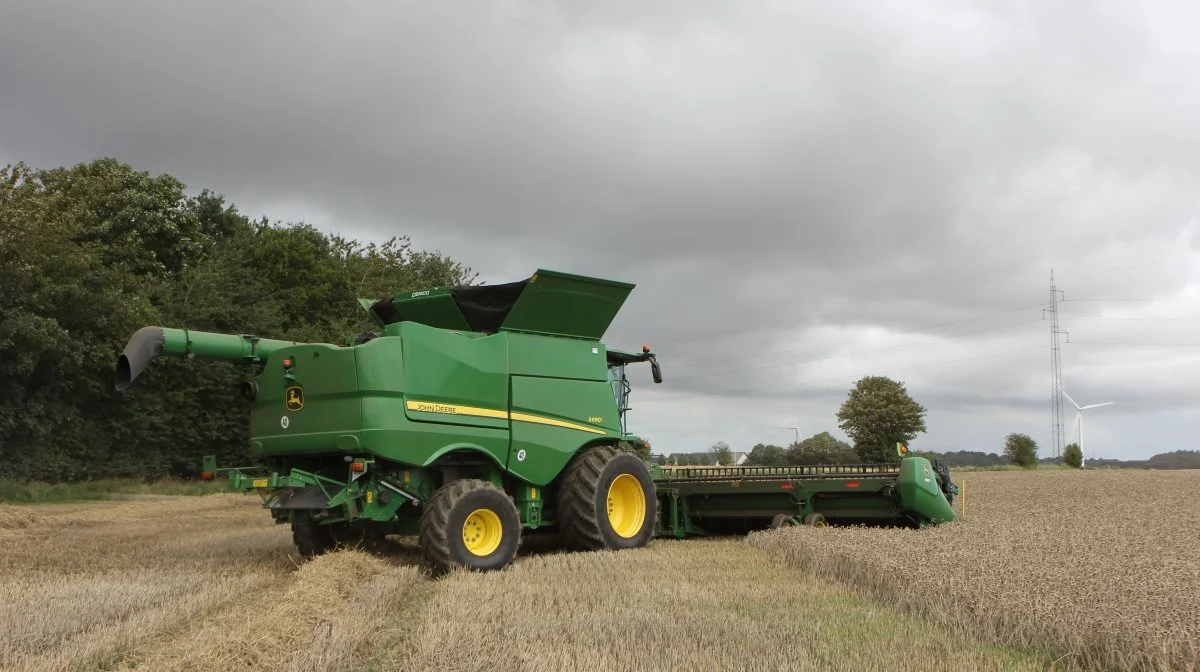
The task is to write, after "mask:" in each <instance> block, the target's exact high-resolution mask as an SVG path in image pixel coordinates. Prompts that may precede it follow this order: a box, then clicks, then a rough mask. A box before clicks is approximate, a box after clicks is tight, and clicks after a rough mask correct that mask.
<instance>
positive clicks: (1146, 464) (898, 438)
mask: <svg viewBox="0 0 1200 672" xmlns="http://www.w3.org/2000/svg"><path fill="white" fill-rule="evenodd" d="M925 413H926V409H925V407H924V406H922V405H921V404H920V403H918V402H917V401H916V400H915V399H913V398H912V396H911V395H910V394H909V393H908V390H907V389H906V387H905V385H904V383H902V382H900V381H896V380H893V379H891V378H888V377H886V376H865V377H863V378H860V379H859V380H858V381H857V382H855V384H854V386H853V387H852V388H851V389H850V392H849V393H848V395H847V397H846V399H845V401H844V402H843V403H842V405H841V407H840V408H839V409H838V412H837V415H836V418H837V420H838V427H839V428H840V429H842V430H843V431H844V432H845V433H846V435H847V436H848V437H849V438H850V439H851V441H852V443H847V442H845V441H842V440H840V439H838V438H836V437H834V436H833V435H832V434H830V433H829V432H827V431H823V432H819V433H817V434H814V435H812V436H810V437H808V438H806V439H803V440H801V441H796V442H793V443H792V444H790V445H788V446H786V447H784V446H778V445H774V444H765V443H758V444H756V445H755V446H754V447H753V448H751V449H750V450H749V451H748V453H747V459H746V461H745V463H744V464H745V465H747V466H768V467H779V466H793V465H808V464H812V465H820V464H856V463H857V464H879V463H896V462H899V461H900V454H899V452H898V451H897V444H900V445H904V446H906V447H907V445H908V443H909V442H910V441H912V440H913V439H914V438H916V437H917V436H918V435H919V434H921V433H924V432H925V431H927V428H926V424H925ZM1037 453H1038V445H1037V442H1036V441H1034V440H1033V438H1032V437H1030V436H1029V435H1028V434H1024V433H1021V432H1013V433H1011V434H1009V435H1007V436H1006V437H1004V442H1003V444H1002V447H1001V450H1000V451H999V452H998V453H997V452H986V453H985V452H983V451H977V450H958V451H948V452H935V451H923V450H910V451H909V453H908V454H910V455H914V456H922V457H926V458H928V459H930V460H937V461H939V462H941V463H943V464H945V465H946V466H948V467H993V466H1012V465H1017V466H1022V467H1026V468H1035V467H1037V466H1038V465H1039V464H1064V465H1066V466H1068V467H1073V468H1080V467H1081V466H1082V465H1083V462H1084V459H1083V453H1082V451H1081V450H1080V447H1079V445H1078V444H1075V443H1072V444H1069V445H1067V446H1065V447H1064V448H1063V452H1062V455H1061V456H1060V457H1044V458H1039V457H1038V455H1037ZM730 455H731V451H730V449H729V446H728V444H726V443H725V442H723V441H722V442H718V443H716V444H714V445H713V447H712V448H710V449H709V450H708V452H707V455H705V454H690V455H687V456H684V457H685V458H687V459H685V460H683V461H681V460H680V459H678V458H677V457H675V456H656V458H655V461H657V462H659V463H661V464H701V463H702V464H713V463H717V464H729V463H730V461H729V456H730ZM1087 464H1088V466H1094V467H1100V466H1103V467H1122V468H1149V469H1197V468H1200V451H1194V450H1176V451H1173V452H1169V453H1160V454H1158V455H1155V456H1153V457H1151V458H1150V459H1148V460H1113V459H1096V460H1091V459H1089V460H1087Z"/></svg>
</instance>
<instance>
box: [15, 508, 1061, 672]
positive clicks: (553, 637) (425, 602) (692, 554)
mask: <svg viewBox="0 0 1200 672" xmlns="http://www.w3.org/2000/svg"><path fill="white" fill-rule="evenodd" d="M17 508H19V511H7V513H11V514H12V517H13V519H20V520H23V521H24V520H27V519H28V520H32V521H35V524H32V525H25V524H23V523H22V524H21V525H20V526H16V525H14V526H10V527H0V548H2V549H3V551H0V669H3V670H5V671H8V670H12V671H13V672H28V671H33V670H39V671H40V670H55V671H58V670H62V671H64V672H66V671H68V670H128V669H137V670H153V671H154V672H172V671H173V670H189V671H196V672H203V671H208V670H212V671H216V670H305V671H306V672H322V671H324V672H350V671H358V672H362V671H366V670H371V669H376V670H403V671H409V670H438V671H448V672H449V671H455V670H480V671H486V672H503V671H505V670H534V669H536V670H592V669H596V670H600V669H604V670H609V669H638V670H683V669H723V670H843V669H887V670H921V671H926V670H1013V669H1021V670H1026V669H1027V670H1035V669H1038V667H1037V664H1036V660H1035V659H1033V658H1032V657H1030V656H1027V655H1024V654H1023V653H1021V652H1014V651H1006V650H1002V649H999V648H996V647H989V646H986V645H983V644H981V643H980V642H979V641H978V640H976V639H974V638H972V637H970V636H966V635H961V634H954V633H951V632H949V631H948V629H946V628H943V627H937V626H934V625H931V624H930V623H928V622H926V621H924V620H920V619H911V618H905V617H903V616H902V615H900V614H899V613H898V612H896V611H895V610H892V609H889V608H887V607H880V606H879V605H877V604H875V603H873V602H871V601H870V600H867V599H864V598H862V597H860V596H857V595H854V594H853V593H852V592H851V591H848V590H845V589H843V588H839V587H837V586H834V585H830V584H829V583H828V582H825V581H822V580H819V579H816V578H813V577H811V576H807V575H804V574H798V573H796V572H795V571H794V570H793V569H792V568H791V567H790V566H789V565H787V564H786V563H785V562H784V561H782V560H781V559H778V558H776V557H775V556H774V555H772V554H771V553H769V552H767V551H761V550H758V549H755V548H753V547H751V546H750V545H748V544H747V543H745V541H744V540H742V539H737V538H734V539H718V540H696V541H671V540H657V541H655V542H654V543H653V544H652V546H651V548H648V549H641V550H637V551H627V552H620V553H584V554H572V553H538V552H536V549H535V548H534V546H533V545H530V547H529V548H528V549H527V550H526V552H524V553H523V554H522V556H520V557H519V558H518V560H517V562H516V563H515V564H514V565H513V566H512V567H510V568H508V569H507V570H505V571H503V572H497V573H491V574H467V573H462V572H457V573H453V574H451V575H448V576H446V577H444V578H442V579H439V580H436V581H435V580H431V579H429V578H426V577H425V576H424V575H423V574H422V573H421V572H420V571H419V570H418V569H417V567H415V566H414V561H415V560H416V557H415V553H414V549H413V548H412V547H411V546H409V545H406V544H403V543H402V544H401V545H400V547H399V548H398V551H399V552H398V553H396V554H394V555H388V556H383V557H376V556H370V555H366V554H364V553H360V552H355V551H341V552H337V553H333V554H330V555H327V556H323V557H320V558H317V559H316V560H314V561H312V562H306V563H298V562H296V560H297V558H296V556H295V549H294V548H293V547H292V545H291V534H290V532H289V530H288V528H287V527H285V526H275V525H273V524H272V523H271V521H270V517H269V516H268V515H267V514H266V512H264V511H263V510H262V509H261V508H260V507H259V501H258V500H257V498H253V497H245V496H240V495H224V494H222V495H210V496H204V497H185V498H184V497H136V498H132V499H130V500H128V501H117V502H92V503H86V504H55V505H50V506H39V507H37V508H36V512H34V511H33V510H32V509H25V508H23V507H17ZM30 514H33V517H32V518H31V517H30Z"/></svg>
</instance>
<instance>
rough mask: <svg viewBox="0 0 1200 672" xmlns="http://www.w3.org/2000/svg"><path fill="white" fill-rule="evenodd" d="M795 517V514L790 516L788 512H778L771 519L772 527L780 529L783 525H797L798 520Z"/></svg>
mask: <svg viewBox="0 0 1200 672" xmlns="http://www.w3.org/2000/svg"><path fill="white" fill-rule="evenodd" d="M793 518H794V517H793V516H789V515H788V514H786V513H777V514H775V517H774V518H772V519H771V529H772V530H778V529H779V528H781V527H795V525H796V521H795V520H794V519H793Z"/></svg>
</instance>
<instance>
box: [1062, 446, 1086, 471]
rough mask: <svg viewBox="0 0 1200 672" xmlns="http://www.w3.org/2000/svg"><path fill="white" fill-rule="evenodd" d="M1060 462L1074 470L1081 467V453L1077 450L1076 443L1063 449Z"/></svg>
mask: <svg viewBox="0 0 1200 672" xmlns="http://www.w3.org/2000/svg"><path fill="white" fill-rule="evenodd" d="M1062 461H1063V464H1065V465H1067V466H1068V467H1074V468H1076V469H1078V468H1080V467H1082V466H1083V451H1082V450H1080V449H1079V444H1078V443H1072V444H1069V445H1068V446H1067V447H1066V448H1063V454H1062Z"/></svg>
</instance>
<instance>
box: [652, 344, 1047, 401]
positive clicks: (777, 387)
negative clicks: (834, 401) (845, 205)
mask: <svg viewBox="0 0 1200 672" xmlns="http://www.w3.org/2000/svg"><path fill="white" fill-rule="evenodd" d="M1043 347H1045V346H1041V345H1037V346H1033V347H1030V348H1019V349H1017V350H1005V351H1004V352H989V353H985V354H982V355H974V356H972V357H962V358H959V359H950V360H944V361H938V362H927V363H925V364H917V365H915V366H908V367H904V368H901V369H891V370H888V371H878V372H875V373H864V374H854V375H842V376H832V377H829V378H815V379H812V380H801V381H797V382H791V383H784V384H782V385H765V386H764V385H755V386H753V387H745V388H741V389H734V390H715V391H712V392H703V391H697V392H694V393H692V394H681V395H676V396H673V397H659V398H657V399H643V400H642V401H640V402H637V403H640V404H648V403H651V402H659V401H673V400H676V399H685V398H689V397H694V396H714V395H724V394H738V393H740V392H756V391H760V390H781V389H789V388H792V387H798V386H803V385H809V384H812V383H823V382H829V381H834V380H847V379H857V378H862V377H864V376H882V375H885V374H890V373H900V372H902V371H913V370H915V369H924V368H926V367H930V366H944V365H946V364H958V363H961V362H969V361H972V360H976V359H983V358H985V357H999V356H1001V355H1011V354H1016V353H1020V352H1029V351H1032V350H1041V349H1042V348H1043Z"/></svg>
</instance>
